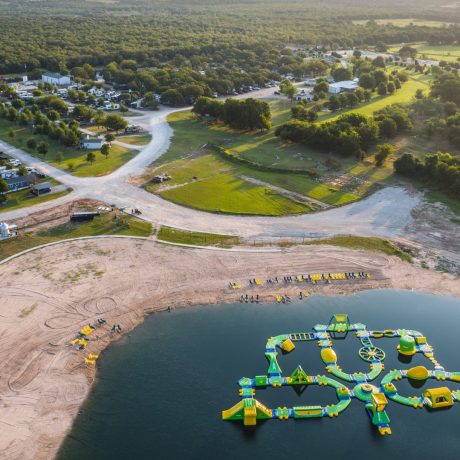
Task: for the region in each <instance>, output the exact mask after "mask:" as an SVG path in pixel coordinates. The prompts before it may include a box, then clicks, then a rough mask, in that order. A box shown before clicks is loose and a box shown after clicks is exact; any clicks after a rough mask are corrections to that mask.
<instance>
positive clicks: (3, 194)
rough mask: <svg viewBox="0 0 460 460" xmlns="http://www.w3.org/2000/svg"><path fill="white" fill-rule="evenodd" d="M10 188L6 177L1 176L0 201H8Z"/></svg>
mask: <svg viewBox="0 0 460 460" xmlns="http://www.w3.org/2000/svg"><path fill="white" fill-rule="evenodd" d="M8 190H9V189H8V184H7V183H6V181H5V180H4V179H2V178H0V201H2V202H3V201H6V199H7V192H8Z"/></svg>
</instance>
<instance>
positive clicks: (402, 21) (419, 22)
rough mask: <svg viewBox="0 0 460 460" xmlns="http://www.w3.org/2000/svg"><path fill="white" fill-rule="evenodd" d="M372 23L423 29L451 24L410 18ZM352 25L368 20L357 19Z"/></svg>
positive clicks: (365, 22)
mask: <svg viewBox="0 0 460 460" xmlns="http://www.w3.org/2000/svg"><path fill="white" fill-rule="evenodd" d="M374 21H375V22H376V23H377V24H379V25H382V26H385V25H389V24H392V25H394V26H395V27H407V26H409V25H411V24H412V25H414V26H420V27H422V26H424V27H445V26H448V25H450V24H452V23H450V22H444V21H430V20H426V19H411V18H399V19H374ZM352 22H353V24H355V25H357V26H359V25H366V24H367V23H368V22H369V20H368V19H357V20H355V21H352Z"/></svg>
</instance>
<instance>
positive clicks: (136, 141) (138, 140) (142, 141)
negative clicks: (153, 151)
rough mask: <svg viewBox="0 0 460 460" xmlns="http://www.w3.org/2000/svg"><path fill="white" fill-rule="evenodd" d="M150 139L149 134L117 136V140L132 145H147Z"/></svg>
mask: <svg viewBox="0 0 460 460" xmlns="http://www.w3.org/2000/svg"><path fill="white" fill-rule="evenodd" d="M151 140H152V136H151V135H150V134H138V135H135V136H121V137H117V141H120V142H123V143H124V144H133V145H147V144H148V143H149V142H150V141H151Z"/></svg>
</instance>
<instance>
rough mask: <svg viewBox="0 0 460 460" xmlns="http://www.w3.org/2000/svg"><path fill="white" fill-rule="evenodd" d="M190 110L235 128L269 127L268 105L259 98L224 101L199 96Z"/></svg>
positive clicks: (264, 128) (254, 128) (261, 128)
mask: <svg viewBox="0 0 460 460" xmlns="http://www.w3.org/2000/svg"><path fill="white" fill-rule="evenodd" d="M192 111H193V112H194V113H196V114H198V115H201V116H207V115H209V116H211V117H213V118H216V119H218V120H221V121H222V122H223V123H225V124H226V125H228V126H230V127H232V128H235V129H244V130H261V131H264V130H267V129H270V127H271V113H270V107H269V105H268V104H267V103H266V102H265V101H262V100H259V99H253V98H248V99H242V100H238V99H232V98H229V99H226V100H225V102H223V101H219V100H217V99H212V98H208V97H200V98H198V100H197V102H196V103H195V105H194V106H193V109H192Z"/></svg>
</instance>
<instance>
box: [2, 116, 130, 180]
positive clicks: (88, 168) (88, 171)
mask: <svg viewBox="0 0 460 460" xmlns="http://www.w3.org/2000/svg"><path fill="white" fill-rule="evenodd" d="M10 129H13V131H14V133H15V137H13V138H12V137H10V136H9V132H10ZM30 138H34V139H35V140H36V141H37V142H40V141H45V142H46V143H48V145H49V151H48V153H47V154H46V156H45V157H43V156H42V155H39V154H38V153H37V152H36V151H34V150H31V149H30V148H28V147H27V145H26V144H27V140H28V139H30ZM0 139H2V140H4V141H5V142H8V143H9V144H11V145H14V146H15V147H18V148H20V149H22V150H25V151H26V152H28V153H30V154H31V155H33V156H35V157H37V158H40V159H41V160H44V161H46V162H47V163H50V164H52V165H53V166H56V167H57V168H60V169H64V170H66V171H68V172H71V173H72V174H73V175H74V176H81V177H86V176H103V175H106V174H110V173H111V172H113V171H115V170H116V169H118V168H119V167H120V166H122V165H123V164H124V163H126V162H127V161H129V160H130V159H131V158H133V157H134V156H135V155H136V154H137V151H136V150H130V149H127V148H125V147H120V146H118V145H112V148H111V150H110V155H109V156H108V158H107V159H105V157H104V156H103V155H102V154H101V153H100V152H99V151H94V153H95V154H96V161H95V162H94V163H93V164H90V163H88V162H87V161H86V155H87V154H88V150H78V149H76V148H68V147H64V146H63V145H62V144H59V143H58V142H56V141H53V140H50V139H48V137H46V136H40V135H34V134H32V133H31V132H30V131H29V129H28V128H26V127H24V126H19V125H17V124H15V123H11V122H9V121H7V120H4V119H0ZM58 155H62V158H63V159H62V161H58ZM69 162H71V163H73V165H74V167H73V169H72V170H70V169H69Z"/></svg>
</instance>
